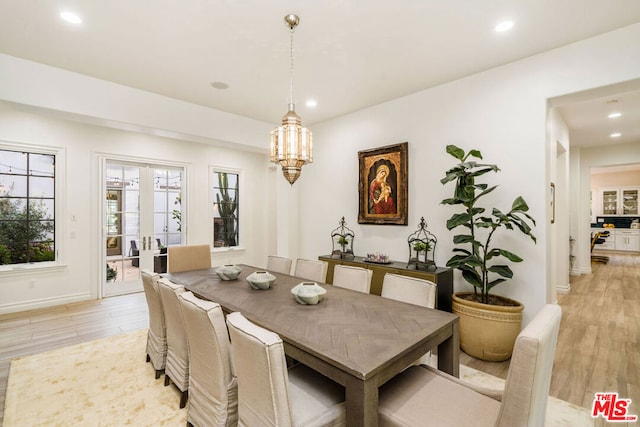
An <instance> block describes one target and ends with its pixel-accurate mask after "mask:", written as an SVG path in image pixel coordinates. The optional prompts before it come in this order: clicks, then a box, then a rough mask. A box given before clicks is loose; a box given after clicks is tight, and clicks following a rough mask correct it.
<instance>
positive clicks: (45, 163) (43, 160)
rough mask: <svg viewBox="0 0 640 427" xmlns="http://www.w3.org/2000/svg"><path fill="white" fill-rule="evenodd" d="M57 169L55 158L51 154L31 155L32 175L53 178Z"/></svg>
mask: <svg viewBox="0 0 640 427" xmlns="http://www.w3.org/2000/svg"><path fill="white" fill-rule="evenodd" d="M54 167H55V161H54V156H52V155H50V154H33V153H32V154H30V155H29V171H30V173H31V175H37V176H49V177H51V178H53V170H54Z"/></svg>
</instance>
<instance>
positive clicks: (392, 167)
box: [358, 142, 409, 225]
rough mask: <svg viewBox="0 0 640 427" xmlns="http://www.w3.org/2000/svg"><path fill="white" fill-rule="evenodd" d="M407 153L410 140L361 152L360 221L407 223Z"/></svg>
mask: <svg viewBox="0 0 640 427" xmlns="http://www.w3.org/2000/svg"><path fill="white" fill-rule="evenodd" d="M407 156H408V143H407V142H403V143H401V144H395V145H388V146H385V147H380V148H374V149H371V150H364V151H359V152H358V163H359V171H360V180H359V187H358V188H359V194H360V208H359V213H358V223H360V224H395V225H407V211H408V200H407V195H408V193H409V191H408V170H407V169H408V159H407Z"/></svg>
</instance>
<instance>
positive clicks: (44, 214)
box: [29, 199, 55, 219]
mask: <svg viewBox="0 0 640 427" xmlns="http://www.w3.org/2000/svg"><path fill="white" fill-rule="evenodd" d="M54 205H55V202H54V201H53V199H31V200H30V201H29V217H30V219H32V218H33V217H34V216H35V217H36V218H40V219H53V208H54Z"/></svg>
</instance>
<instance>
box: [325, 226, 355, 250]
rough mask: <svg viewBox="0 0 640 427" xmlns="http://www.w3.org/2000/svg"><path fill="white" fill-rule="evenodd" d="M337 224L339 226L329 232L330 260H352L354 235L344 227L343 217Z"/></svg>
mask: <svg viewBox="0 0 640 427" xmlns="http://www.w3.org/2000/svg"><path fill="white" fill-rule="evenodd" d="M339 224H340V226H339V227H338V228H336V229H335V230H333V231H332V232H331V243H332V251H331V258H340V259H353V258H354V255H353V239H354V238H355V235H354V234H353V231H352V230H350V229H349V228H348V227H347V226H346V225H345V221H344V217H342V219H341V220H340V222H339Z"/></svg>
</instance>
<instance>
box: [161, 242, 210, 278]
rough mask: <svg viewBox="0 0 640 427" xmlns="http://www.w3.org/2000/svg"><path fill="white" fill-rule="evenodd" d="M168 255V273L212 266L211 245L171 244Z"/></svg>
mask: <svg viewBox="0 0 640 427" xmlns="http://www.w3.org/2000/svg"><path fill="white" fill-rule="evenodd" d="M167 256H168V258H169V259H168V260H167V272H168V273H179V272H181V271H189V270H204V269H207V268H211V247H210V246H209V245H186V246H169V248H168V251H167Z"/></svg>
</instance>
